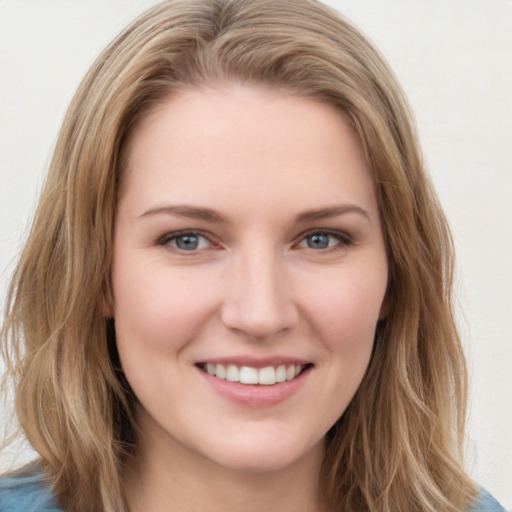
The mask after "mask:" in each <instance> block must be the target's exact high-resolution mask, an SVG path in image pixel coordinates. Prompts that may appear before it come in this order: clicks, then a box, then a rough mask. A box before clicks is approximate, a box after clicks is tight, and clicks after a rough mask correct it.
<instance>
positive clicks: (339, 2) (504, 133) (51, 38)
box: [0, 0, 512, 508]
mask: <svg viewBox="0 0 512 512" xmlns="http://www.w3.org/2000/svg"><path fill="white" fill-rule="evenodd" d="M154 3H155V2H154V1H153V0H108V1H105V0H88V1H87V2H85V1H80V0H44V1H42V0H0V293H1V296H2V297H3V296H4V295H5V288H6V283H7V281H8V278H9V275H10V273H11V271H12V268H13V262H14V261H15V258H16V254H17V251H18V250H19V247H20V243H21V240H22V239H23V237H24V235H25V234H26V232H27V227H28V221H29V219H30V217H31V214H32V212H33V209H34V204H35V200H36V197H37V192H38V190H39V188H40V185H41V182H42V177H43V175H44V171H45V170H46V168H47V165H48V162H49V159H50V155H51V151H52V147H53V144H54V142H55V139H56V136H57V131H58V129H59V125H60V122H61V120H62V117H63V115H64V111H65V109H66V106H67V104H68V103H69V101H70V99H71V96H72V94H73V92H74V90H75V88H76V87H77V85H78V82H79V80H80V79H81V77H82V76H83V74H84V73H85V72H86V70H87V69H88V67H89V65H90V64H91V63H92V60H93V59H94V57H95V56H96V55H97V54H98V53H99V52H100V50H101V49H102V48H103V47H104V46H105V45H106V44H107V42H109V40H110V39H111V38H112V37H113V36H114V35H115V34H116V33H117V32H119V30H121V29H122V28H123V27H124V26H125V25H126V24H127V23H128V22H129V21H131V19H132V18H133V17H134V16H135V15H136V14H138V13H140V12H141V11H142V10H143V9H145V8H146V7H149V6H150V5H153V4H154ZM327 3H329V4H331V5H332V6H334V7H336V8H338V9H339V10H340V11H341V12H342V13H344V14H345V15H347V16H348V17H349V18H351V19H352V20H353V21H354V22H355V23H356V24H357V25H358V26H359V27H360V28H362V29H363V31H365V32H366V33H367V35H369V36H370V38H371V39H372V40H373V41H374V42H375V43H376V44H377V46H378V47H379V48H380V49H381V50H382V52H383V53H384V55H386V57H387V58H388V60H389V62H390V63H391V65H392V67H393V68H394V69H395V71H396V73H397V75H398V76H399V78H400V80H401V82H402V85H403V86H404V88H405V90H406V93H407V94H408V96H409V99H410V101H411V103H412V106H413V109H414V111H415V113H416V116H417V120H418V125H419V130H420V135H421V139H422V142H423V145H424V149H425V154H426V159H427V162H428V165H429V168H430V169H431V172H432V174H433V178H434V181H435V184H436V186H437V188H438V191H439V194H440V197H441V200H442V202H443V204H444V207H445V209H446V211H447V214H448V217H449V219H450V221H451V224H452V227H453V231H454V235H455V241H456V245H457V249H458V260H459V266H458V275H459V280H458V285H457V303H458V305H459V309H460V311H459V323H460V327H461V332H462V335H463V338H464V342H465V345H466V348H467V353H468V356H469V361H470V370H471V376H472V400H471V411H470V421H469V430H468V454H469V457H468V467H469V468H470V470H471V473H472V475H474V477H475V478H476V479H477V481H479V482H480V483H481V484H482V485H484V486H485V487H486V488H488V489H489V490H490V491H491V492H492V493H494V494H495V495H496V496H497V497H498V498H499V499H500V500H501V501H502V502H503V504H504V505H506V506H508V507H509V508H512V486H511V485H510V483H511V481H512V398H511V397H512V376H511V371H510V367H511V363H512V329H511V327H510V319H511V316H512V228H511V224H512V206H511V205H512V200H511V198H510V196H511V194H512V149H511V146H512V1H511V0H387V1H384V0H330V1H329V2H327ZM2 414H3V415H5V412H3V413H2ZM0 423H1V417H0ZM25 456H28V454H27V453H26V452H25ZM4 464H5V461H4ZM1 465H2V464H1V463H0V466H1Z"/></svg>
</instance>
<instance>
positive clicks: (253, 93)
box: [123, 85, 373, 207]
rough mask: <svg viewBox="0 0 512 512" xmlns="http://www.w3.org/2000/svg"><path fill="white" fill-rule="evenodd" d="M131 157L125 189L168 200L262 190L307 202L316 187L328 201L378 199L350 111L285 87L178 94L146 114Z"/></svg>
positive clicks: (132, 144) (132, 139) (132, 140)
mask: <svg viewBox="0 0 512 512" xmlns="http://www.w3.org/2000/svg"><path fill="white" fill-rule="evenodd" d="M125 155H126V156H125V168H124V169H123V172H124V174H125V175H124V181H125V188H126V187H127V186H128V187H130V184H131V188H132V190H135V189H136V190H138V191H139V192H140V193H143V191H144V190H147V191H148V193H149V191H150V189H151V191H152V193H153V194H157V193H158V194H159V195H161V196H162V197H163V196H165V195H170V196H173V195H176V194H181V196H182V199H183V200H189V199H190V198H195V197H197V195H198V193H199V191H200V190H203V189H207V190H210V192H211V193H212V194H213V193H215V194H216V195H217V197H224V198H226V197H231V199H234V197H233V196H234V195H239V196H242V195H243V194H248V193H250V192H251V191H259V192H260V193H264V195H265V196H267V197H268V196H271V197H274V198H275V199H276V200H279V197H281V200H283V199H284V193H286V196H287V197H288V196H295V197H299V198H301V199H302V200H303V201H306V202H307V200H308V196H309V195H312V194H310V192H311V193H312V192H313V190H316V191H317V192H319V191H320V192H321V193H322V194H323V195H324V197H325V201H327V202H328V201H329V200H331V201H332V202H339V201H340V200H343V195H344V193H347V194H352V196H353V195H354V194H356V196H360V200H361V201H371V199H372V198H373V184H372V182H371V177H370V173H369V171H368V167H367V164H366V160H365V157H364V153H363V149H362V146H361V143H360V141H359V139H358V138H357V136H356V135H355V134H354V132H353V130H352V128H351V126H350V124H349V123H348V121H347V120H346V119H345V117H344V116H343V114H342V113H341V111H340V110H338V109H337V108H335V107H334V106H332V105H329V104H326V103H323V102H320V101H319V100H316V99H313V98H309V97H302V96H298V95H294V94H291V93H290V92H286V91H282V90H274V89H268V88H259V87H244V86H236V85H225V86H223V87H219V88H202V89H199V88H198V89H189V90H184V91H179V92H177V93H175V94H173V95H171V96H169V97H168V98H166V99H165V100H164V101H162V102H160V103H159V104H158V105H156V107H155V108H153V109H152V110H151V112H149V113H148V115H146V116H145V117H144V118H143V119H142V120H141V122H140V123H139V124H138V126H137V127H136V128H135V130H134V132H133V133H132V135H131V137H130V141H129V144H128V146H127V148H126V153H125ZM204 193H205V194H206V195H207V193H206V192H204ZM369 196H372V197H369ZM329 198H331V199H329ZM173 199H174V198H173ZM148 200H149V198H148ZM311 206H312V207H315V206H316V205H311Z"/></svg>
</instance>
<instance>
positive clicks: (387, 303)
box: [379, 289, 391, 321]
mask: <svg viewBox="0 0 512 512" xmlns="http://www.w3.org/2000/svg"><path fill="white" fill-rule="evenodd" d="M390 308H391V299H390V297H389V289H388V290H386V294H385V295H384V299H383V301H382V304H381V306H380V311H379V321H382V320H386V318H387V317H388V315H389V310H390Z"/></svg>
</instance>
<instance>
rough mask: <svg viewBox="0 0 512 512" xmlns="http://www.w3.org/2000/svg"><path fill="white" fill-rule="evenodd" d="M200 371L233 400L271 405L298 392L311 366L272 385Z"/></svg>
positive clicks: (225, 395) (218, 389)
mask: <svg viewBox="0 0 512 512" xmlns="http://www.w3.org/2000/svg"><path fill="white" fill-rule="evenodd" d="M198 371H199V373H200V374H201V375H202V376H203V378H204V379H205V380H206V381H207V382H208V384H210V386H212V388H213V389H214V390H215V391H216V392H217V393H219V394H220V395H221V396H223V397H224V398H227V399H228V400H230V401H231V402H234V403H236V404H239V405H245V406H248V407H270V406H272V405H276V404H279V403H280V402H284V401H285V400H287V399H288V398H290V397H291V396H293V395H294V394H295V393H297V392H298V391H299V389H300V388H301V387H302V386H303V384H304V383H305V381H306V379H307V378H308V376H309V373H310V372H311V368H307V369H306V370H304V371H303V372H302V373H301V374H300V375H299V376H297V377H295V378H294V379H292V380H288V381H286V382H280V383H277V384H273V385H270V386H266V385H258V384H240V382H230V381H228V380H224V379H217V377H213V376H212V375H210V374H208V373H206V372H204V371H203V370H201V369H199V368H198Z"/></svg>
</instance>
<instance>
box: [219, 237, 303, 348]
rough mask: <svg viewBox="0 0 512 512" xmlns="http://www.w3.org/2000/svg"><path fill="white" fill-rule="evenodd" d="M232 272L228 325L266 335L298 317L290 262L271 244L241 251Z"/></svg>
mask: <svg viewBox="0 0 512 512" xmlns="http://www.w3.org/2000/svg"><path fill="white" fill-rule="evenodd" d="M230 274H231V275H230V276H229V278H228V279H229V284H228V293H227V294H226V299H225V302H224V310H223V320H224V323H225V324H226V326H228V327H230V328H232V329H236V330H239V331H244V332H245V333H246V334H247V335H249V336H250V337H253V338H265V337H269V336H272V335H274V334H277V333H279V332H281V331H283V330H286V329H289V328H290V327H292V326H293V324H294V323H295V322H296V321H297V318H298V315H297V311H296V308H295V304H294V300H293V294H292V289H291V283H290V278H289V276H288V271H287V269H286V265H285V264H284V262H283V259H282V258H281V257H280V255H279V254H277V253H276V251H275V250H273V249H272V248H271V247H268V246H264V245H263V244H260V245H259V246H258V247H254V245H252V247H247V249H246V250H243V251H240V252H239V254H237V255H236V257H235V258H234V261H233V265H232V267H231V272H230Z"/></svg>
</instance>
